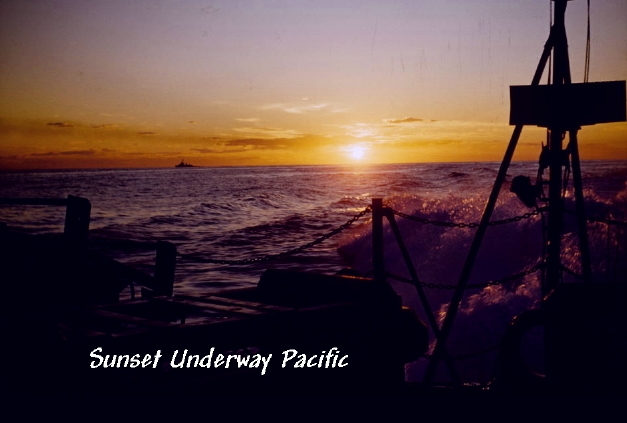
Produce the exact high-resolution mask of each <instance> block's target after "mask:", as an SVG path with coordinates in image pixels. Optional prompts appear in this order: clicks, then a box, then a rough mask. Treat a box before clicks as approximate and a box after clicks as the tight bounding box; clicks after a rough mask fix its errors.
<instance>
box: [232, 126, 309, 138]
mask: <svg viewBox="0 0 627 423" xmlns="http://www.w3.org/2000/svg"><path fill="white" fill-rule="evenodd" d="M233 130H234V131H236V132H241V133H245V134H250V135H252V136H253V137H254V138H297V137H300V136H302V135H303V134H301V133H300V132H298V131H295V130H293V129H282V128H272V127H263V126H244V127H240V128H234V129H233Z"/></svg>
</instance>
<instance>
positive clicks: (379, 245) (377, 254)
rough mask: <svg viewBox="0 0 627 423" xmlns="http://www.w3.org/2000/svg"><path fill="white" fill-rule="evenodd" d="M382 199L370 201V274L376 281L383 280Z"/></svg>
mask: <svg viewBox="0 0 627 423" xmlns="http://www.w3.org/2000/svg"><path fill="white" fill-rule="evenodd" d="M383 216H384V212H383V199H382V198H373V199H372V273H373V277H374V279H375V280H377V281H384V280H385V260H384V255H383Z"/></svg>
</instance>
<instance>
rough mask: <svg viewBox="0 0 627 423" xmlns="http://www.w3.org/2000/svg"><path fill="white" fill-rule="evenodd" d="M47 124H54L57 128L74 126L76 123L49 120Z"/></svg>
mask: <svg viewBox="0 0 627 423" xmlns="http://www.w3.org/2000/svg"><path fill="white" fill-rule="evenodd" d="M46 125H48V126H54V127H57V128H74V126H75V125H74V124H72V123H69V122H48V123H47V124H46Z"/></svg>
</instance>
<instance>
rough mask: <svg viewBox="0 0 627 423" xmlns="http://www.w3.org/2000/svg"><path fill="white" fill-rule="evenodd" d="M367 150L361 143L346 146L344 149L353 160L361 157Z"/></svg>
mask: <svg viewBox="0 0 627 423" xmlns="http://www.w3.org/2000/svg"><path fill="white" fill-rule="evenodd" d="M367 150H368V148H367V147H364V146H363V145H349V146H348V147H347V148H346V151H347V152H348V156H349V157H350V158H351V159H353V160H361V159H363V158H364V156H365V154H366V151H367Z"/></svg>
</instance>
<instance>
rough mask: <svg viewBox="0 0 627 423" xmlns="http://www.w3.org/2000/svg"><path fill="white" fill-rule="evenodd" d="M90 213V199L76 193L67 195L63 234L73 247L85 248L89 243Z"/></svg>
mask: <svg viewBox="0 0 627 423" xmlns="http://www.w3.org/2000/svg"><path fill="white" fill-rule="evenodd" d="M90 215H91V203H90V202H89V200H88V199H86V198H82V197H76V196H74V195H68V196H67V208H66V210H65V228H64V229H63V234H64V236H65V238H66V240H67V243H68V245H70V246H72V248H76V249H83V248H85V246H86V245H87V237H88V236H89V219H90Z"/></svg>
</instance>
